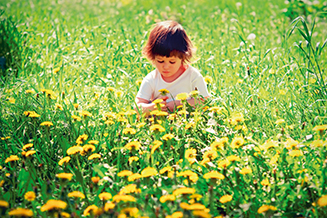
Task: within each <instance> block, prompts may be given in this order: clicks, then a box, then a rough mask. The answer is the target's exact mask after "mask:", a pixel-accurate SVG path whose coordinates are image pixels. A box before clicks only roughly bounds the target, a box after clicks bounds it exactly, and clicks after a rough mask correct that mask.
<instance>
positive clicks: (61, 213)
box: [60, 212, 70, 218]
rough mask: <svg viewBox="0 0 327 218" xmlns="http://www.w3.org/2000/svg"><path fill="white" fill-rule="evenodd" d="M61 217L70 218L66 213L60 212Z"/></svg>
mask: <svg viewBox="0 0 327 218" xmlns="http://www.w3.org/2000/svg"><path fill="white" fill-rule="evenodd" d="M60 215H61V217H64V218H70V214H69V213H66V212H60Z"/></svg>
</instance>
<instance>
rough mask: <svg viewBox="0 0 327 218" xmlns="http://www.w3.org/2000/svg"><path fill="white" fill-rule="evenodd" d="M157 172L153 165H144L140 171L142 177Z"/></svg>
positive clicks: (153, 174)
mask: <svg viewBox="0 0 327 218" xmlns="http://www.w3.org/2000/svg"><path fill="white" fill-rule="evenodd" d="M157 174H158V172H157V170H156V169H154V168H153V167H146V168H145V169H143V170H142V172H141V176H142V177H151V176H155V175H157Z"/></svg>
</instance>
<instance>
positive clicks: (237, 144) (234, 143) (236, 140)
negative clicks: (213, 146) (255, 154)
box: [230, 136, 244, 149]
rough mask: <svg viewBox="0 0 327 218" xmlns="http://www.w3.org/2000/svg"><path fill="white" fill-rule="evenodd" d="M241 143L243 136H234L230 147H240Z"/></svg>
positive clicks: (242, 142)
mask: <svg viewBox="0 0 327 218" xmlns="http://www.w3.org/2000/svg"><path fill="white" fill-rule="evenodd" d="M243 144H244V138H243V137H242V136H236V137H234V139H233V140H232V143H231V145H230V147H231V148H233V149H237V148H239V147H241V146H242V145H243Z"/></svg>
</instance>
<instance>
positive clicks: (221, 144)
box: [210, 137, 228, 150]
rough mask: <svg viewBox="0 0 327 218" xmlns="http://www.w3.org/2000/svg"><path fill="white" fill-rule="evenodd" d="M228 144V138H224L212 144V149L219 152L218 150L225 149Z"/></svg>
mask: <svg viewBox="0 0 327 218" xmlns="http://www.w3.org/2000/svg"><path fill="white" fill-rule="evenodd" d="M227 142H228V138H227V137H223V138H221V139H218V140H217V141H214V142H212V143H211V145H210V147H211V149H212V150H218V149H223V148H224V145H225V144H226V143H227Z"/></svg>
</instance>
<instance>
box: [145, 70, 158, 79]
mask: <svg viewBox="0 0 327 218" xmlns="http://www.w3.org/2000/svg"><path fill="white" fill-rule="evenodd" d="M156 77H158V72H157V70H156V69H155V70H153V71H151V72H150V73H148V74H147V75H146V76H145V77H144V79H146V80H153V79H155V78H156Z"/></svg>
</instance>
